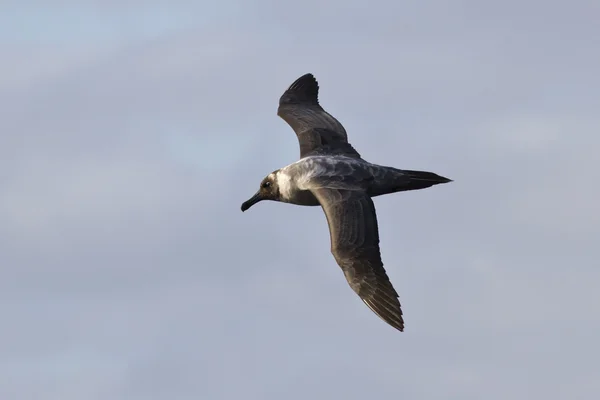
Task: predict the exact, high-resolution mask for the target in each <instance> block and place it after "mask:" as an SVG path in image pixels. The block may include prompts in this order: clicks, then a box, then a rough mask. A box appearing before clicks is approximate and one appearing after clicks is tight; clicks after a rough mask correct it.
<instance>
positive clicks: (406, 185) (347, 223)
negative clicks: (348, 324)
mask: <svg viewBox="0 0 600 400" xmlns="http://www.w3.org/2000/svg"><path fill="white" fill-rule="evenodd" d="M277 115H278V116H279V117H281V118H282V119H283V120H284V121H285V122H286V123H287V124H288V125H289V126H290V127H291V128H292V129H293V130H294V132H295V133H296V136H297V138H298V143H299V145H300V159H299V160H298V161H296V162H294V163H292V164H290V165H287V166H285V167H283V168H280V169H277V170H275V171H273V172H271V173H270V174H268V175H267V176H266V177H265V178H264V179H263V180H262V181H261V183H260V187H259V189H258V191H257V192H256V193H255V194H254V195H253V196H252V197H251V198H250V199H248V200H247V201H245V202H243V204H242V206H241V210H242V212H244V211H247V210H248V209H249V208H250V207H252V206H253V205H255V204H257V203H258V202H260V201H263V200H271V201H278V202H283V203H289V204H294V205H300V206H320V207H321V208H322V209H323V211H324V213H325V217H326V219H327V224H328V226H329V234H330V241H331V253H332V255H333V257H334V259H335V261H336V262H337V264H338V265H339V267H340V268H341V270H342V272H343V273H344V276H345V278H346V280H347V281H348V284H349V285H350V287H351V288H352V290H353V291H354V292H355V293H356V294H357V295H358V296H359V297H360V299H361V300H362V301H363V302H364V303H365V304H366V305H367V307H369V308H370V309H371V311H373V312H374V313H375V314H376V315H377V316H379V317H380V318H381V319H382V320H383V321H385V322H386V323H387V324H389V325H390V326H392V327H393V328H395V329H397V330H398V331H400V332H403V331H404V318H403V313H402V308H401V305H400V300H399V296H398V293H397V292H396V290H395V289H394V286H393V285H392V283H391V282H390V279H389V277H388V275H387V272H386V270H385V268H384V267H383V262H382V259H381V252H380V247H379V229H378V225H377V215H376V212H375V206H374V204H373V200H372V198H373V197H376V196H381V195H385V194H391V193H396V192H402V191H408V190H418V189H425V188H428V187H431V186H434V185H438V184H442V183H447V182H452V180H451V179H448V178H445V177H443V176H440V175H437V174H435V173H433V172H427V171H413V170H405V169H397V168H393V167H387V166H382V165H378V164H373V163H370V162H368V161H366V160H364V159H363V158H362V157H361V155H360V154H359V153H358V152H357V151H356V149H355V148H354V147H353V146H352V145H351V144H350V143H349V142H348V135H347V133H346V129H345V128H344V126H343V125H342V124H341V123H340V122H339V121H338V120H337V119H336V118H335V117H333V116H332V115H331V114H329V113H328V112H327V111H325V109H323V107H322V106H321V105H320V103H319V84H318V82H317V80H316V78H315V77H314V75H313V74H312V73H307V74H305V75H302V76H301V77H300V78H298V79H296V80H295V81H294V82H293V83H292V84H291V85H290V86H289V87H288V89H287V90H285V91H284V93H283V95H281V97H280V99H279V107H278V109H277Z"/></svg>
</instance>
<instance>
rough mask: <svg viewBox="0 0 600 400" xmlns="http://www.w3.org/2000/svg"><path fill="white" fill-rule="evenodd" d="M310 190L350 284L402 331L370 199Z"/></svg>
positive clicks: (340, 191) (349, 193) (355, 193)
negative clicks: (380, 247)
mask: <svg viewBox="0 0 600 400" xmlns="http://www.w3.org/2000/svg"><path fill="white" fill-rule="evenodd" d="M311 192H312V193H313V194H314V195H315V197H316V198H317V199H318V200H319V203H320V204H321V207H323V210H324V211H325V215H326V217H327V222H328V224H329V233H330V236H331V252H332V253H333V256H334V257H335V259H336V261H337V263H338V264H339V266H340V267H341V268H342V271H343V272H344V275H345V276H346V279H347V280H348V283H349V284H350V287H351V288H352V289H353V290H354V291H355V292H356V293H357V294H358V295H359V296H360V298H361V299H362V301H363V302H364V303H365V304H366V305H367V306H368V307H369V308H370V309H371V310H372V311H373V312H374V313H375V314H377V315H378V316H379V317H380V318H381V319H383V320H384V321H385V322H387V323H388V324H390V325H391V326H393V327H394V328H396V329H398V330H399V331H403V330H404V320H403V319H402V310H401V308H400V301H399V300H398V293H397V292H396V290H395V289H394V287H393V286H392V284H391V282H390V280H389V278H388V276H387V273H386V272H385V269H384V268H383V263H382V261H381V254H380V252H379V232H378V227H377V215H376V213H375V206H374V204H373V200H371V198H370V197H369V196H368V195H366V194H365V193H364V192H363V191H362V190H343V189H333V188H315V189H311Z"/></svg>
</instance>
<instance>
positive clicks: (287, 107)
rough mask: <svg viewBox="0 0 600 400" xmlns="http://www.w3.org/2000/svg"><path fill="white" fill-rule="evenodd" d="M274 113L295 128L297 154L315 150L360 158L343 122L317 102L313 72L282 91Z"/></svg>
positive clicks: (305, 155)
mask: <svg viewBox="0 0 600 400" xmlns="http://www.w3.org/2000/svg"><path fill="white" fill-rule="evenodd" d="M277 115H279V116H280V117H281V118H282V119H283V120H284V121H285V122H287V123H288V124H289V125H290V126H291V127H292V129H293V130H294V131H295V132H296V136H297V137H298V142H299V143H300V158H304V157H307V156H309V155H316V154H343V155H346V156H349V157H357V158H360V154H358V152H357V151H356V150H355V149H354V148H353V147H352V146H351V145H350V144H349V143H348V135H347V134H346V130H345V129H344V127H343V126H342V124H341V123H340V122H339V121H338V120H337V119H335V118H334V117H333V116H331V114H329V113H328V112H327V111H325V110H324V109H323V108H322V107H321V106H320V105H319V84H318V83H317V80H316V79H315V77H314V76H313V75H312V74H305V75H303V76H301V77H300V78H298V79H297V80H296V81H295V82H294V83H292V84H291V86H290V87H289V88H288V89H287V90H286V91H285V92H284V93H283V95H282V96H281V98H280V99H279V108H278V109H277Z"/></svg>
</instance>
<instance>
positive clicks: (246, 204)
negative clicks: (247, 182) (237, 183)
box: [242, 191, 263, 211]
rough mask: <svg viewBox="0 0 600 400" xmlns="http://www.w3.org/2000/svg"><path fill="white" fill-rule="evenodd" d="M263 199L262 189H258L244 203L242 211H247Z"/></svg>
mask: <svg viewBox="0 0 600 400" xmlns="http://www.w3.org/2000/svg"><path fill="white" fill-rule="evenodd" d="M261 200H263V198H262V197H261V195H260V191H258V192H256V193H255V194H254V196H252V197H250V198H249V199H248V200H247V201H245V202H243V203H242V211H246V210H247V209H249V208H250V207H252V206H253V205H255V204H256V203H258V202H259V201H261Z"/></svg>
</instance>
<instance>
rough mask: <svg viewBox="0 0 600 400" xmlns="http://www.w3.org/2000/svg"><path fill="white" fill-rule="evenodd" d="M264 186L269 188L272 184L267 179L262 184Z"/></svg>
mask: <svg viewBox="0 0 600 400" xmlns="http://www.w3.org/2000/svg"><path fill="white" fill-rule="evenodd" d="M262 186H263V187H264V188H268V187H269V186H271V182H269V181H266V182H265V183H263V185H262Z"/></svg>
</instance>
